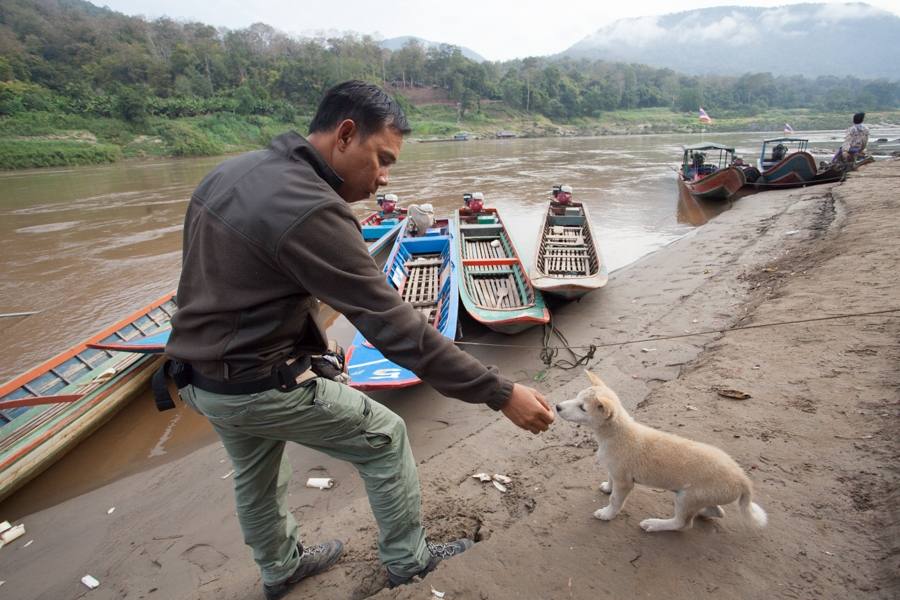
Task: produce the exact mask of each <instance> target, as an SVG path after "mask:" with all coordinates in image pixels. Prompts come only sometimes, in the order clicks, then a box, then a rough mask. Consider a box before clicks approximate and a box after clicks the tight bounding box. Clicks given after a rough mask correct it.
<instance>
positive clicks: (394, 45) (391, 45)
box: [379, 35, 485, 63]
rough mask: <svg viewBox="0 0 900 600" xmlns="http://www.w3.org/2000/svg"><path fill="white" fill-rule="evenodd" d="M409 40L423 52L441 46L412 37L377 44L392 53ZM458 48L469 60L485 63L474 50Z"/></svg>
mask: <svg viewBox="0 0 900 600" xmlns="http://www.w3.org/2000/svg"><path fill="white" fill-rule="evenodd" d="M411 40H416V41H418V42H419V43H420V44H422V47H424V48H425V50H428V49H429V48H436V47H438V46H440V45H441V42H432V41H429V40H426V39H423V38H420V37H416V36H414V35H403V36H400V37H394V38H389V39H386V40H382V41H381V42H379V44H380V45H381V47H382V48H386V49H388V50H390V51H392V52H393V51H394V50H399V49H400V48H402V47H403V46H405V45H406V44H408V43H409V42H410V41H411ZM451 45H453V44H451ZM458 48H459V51H460V52H462V55H463V56H465V57H466V58H468V59H469V60H474V61H475V62H477V63H483V62H484V61H485V58H484V57H483V56H481V55H480V54H478V53H477V52H475V51H474V50H471V49H469V48H466V47H465V46H458Z"/></svg>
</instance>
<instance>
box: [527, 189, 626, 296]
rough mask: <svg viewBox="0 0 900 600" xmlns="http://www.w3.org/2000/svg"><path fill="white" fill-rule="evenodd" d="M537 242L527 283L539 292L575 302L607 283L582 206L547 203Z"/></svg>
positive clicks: (589, 221)
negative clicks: (529, 280) (529, 279)
mask: <svg viewBox="0 0 900 600" xmlns="http://www.w3.org/2000/svg"><path fill="white" fill-rule="evenodd" d="M567 209H569V210H567ZM567 213H573V214H567ZM570 238H574V239H570ZM538 239H539V240H540V242H539V243H538V246H537V250H536V251H535V258H534V266H533V267H532V270H531V283H532V284H533V285H534V287H535V288H537V289H539V290H540V291H541V292H543V293H545V294H552V295H554V296H559V297H561V298H565V299H566V300H576V299H578V298H581V297H582V296H584V295H585V294H587V293H588V292H591V291H593V290H596V289H599V288H601V287H603V286H605V285H606V283H607V282H608V281H609V272H608V270H607V268H606V263H605V262H604V261H603V256H602V255H601V254H600V247H599V245H598V244H597V238H596V237H595V236H594V235H593V231H592V226H591V218H590V214H589V213H588V210H587V207H586V206H584V205H583V204H581V203H577V202H573V203H572V204H569V205H562V204H557V203H555V202H551V203H550V205H549V206H548V207H547V210H546V211H545V212H544V218H543V220H542V221H541V226H540V229H538Z"/></svg>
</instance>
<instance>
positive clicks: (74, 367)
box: [0, 293, 176, 499]
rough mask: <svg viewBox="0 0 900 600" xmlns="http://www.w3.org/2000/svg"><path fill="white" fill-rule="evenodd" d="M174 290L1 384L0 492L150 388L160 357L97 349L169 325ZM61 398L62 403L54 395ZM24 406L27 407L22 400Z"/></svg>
mask: <svg viewBox="0 0 900 600" xmlns="http://www.w3.org/2000/svg"><path fill="white" fill-rule="evenodd" d="M175 309H176V306H175V301H174V293H171V294H167V295H165V296H163V297H162V298H160V299H158V300H157V301H155V302H153V303H151V304H149V305H148V306H146V307H144V308H142V309H141V310H139V311H137V312H135V313H133V314H132V315H129V316H128V317H126V318H125V319H123V320H122V321H119V322H118V323H116V324H115V325H113V326H111V327H109V328H107V329H105V330H103V331H102V332H100V333H99V334H97V335H95V336H93V337H91V338H90V339H88V340H86V341H84V342H82V343H80V344H77V345H75V346H73V347H72V348H70V349H69V350H67V351H65V352H63V353H61V354H59V355H57V356H55V357H54V358H51V359H50V360H48V361H46V362H44V363H43V364H41V365H39V366H37V367H35V368H33V369H31V370H29V371H27V372H26V373H24V374H22V375H20V376H19V377H16V378H15V379H13V380H12V381H10V382H8V383H6V384H4V385H3V386H2V387H0V403H4V404H3V406H5V407H4V408H0V499H2V498H4V497H6V496H8V495H9V494H11V493H12V492H14V491H15V490H16V489H18V488H19V487H21V486H22V485H24V484H25V483H26V482H27V481H29V480H30V479H32V478H34V477H35V476H36V475H38V474H39V473H41V472H42V471H43V470H44V469H46V468H47V467H49V466H50V465H51V464H53V462H55V461H56V460H57V459H58V458H59V457H61V456H62V455H63V454H65V452H67V451H68V450H70V449H71V448H72V447H73V446H75V445H76V444H78V443H79V442H80V441H81V440H82V439H84V438H85V437H87V436H88V435H90V434H91V433H92V432H93V431H94V430H95V429H96V428H98V427H99V426H100V425H102V424H103V423H105V422H106V421H107V420H108V419H109V418H110V417H112V416H113V415H114V414H115V413H116V411H118V410H119V409H120V408H121V407H123V406H124V405H125V404H127V403H128V402H129V401H130V400H131V399H132V398H133V397H134V396H135V395H136V394H137V393H138V392H140V391H141V390H143V389H145V388H146V384H147V381H148V380H149V378H150V377H151V375H152V373H153V371H154V368H155V366H156V365H157V364H158V361H159V360H161V357H159V356H154V355H152V354H141V353H132V352H117V351H113V350H101V349H96V348H92V347H91V345H92V344H110V345H111V344H114V343H117V342H119V343H128V342H138V341H140V340H141V339H143V338H146V337H149V336H153V335H155V334H157V333H159V332H160V331H163V330H165V329H166V328H167V327H168V325H169V320H170V319H171V316H172V314H173V313H174V312H175ZM56 400H60V401H59V402H55V401H56ZM23 405H24V406H23Z"/></svg>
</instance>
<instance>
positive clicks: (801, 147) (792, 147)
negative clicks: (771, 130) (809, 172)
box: [759, 137, 809, 170]
mask: <svg viewBox="0 0 900 600" xmlns="http://www.w3.org/2000/svg"><path fill="white" fill-rule="evenodd" d="M779 144H781V145H783V146H785V147H786V148H787V151H786V152H785V153H784V156H787V155H788V154H793V153H794V152H807V148H808V147H809V140H808V139H806V138H799V137H777V138H772V139H768V140H763V143H762V148H761V149H760V151H759V164H760V165H763V164H764V163H773V164H774V163H776V162H778V160H780V159H778V160H776V159H775V157H774V156H773V155H771V154H770V155H769V156H766V149H767V148H768V147H770V146H772V148H773V149H774V148H775V147H777V146H778V145H779ZM784 156H783V157H782V158H784ZM761 170H762V169H761Z"/></svg>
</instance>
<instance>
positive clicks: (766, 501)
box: [0, 161, 900, 600]
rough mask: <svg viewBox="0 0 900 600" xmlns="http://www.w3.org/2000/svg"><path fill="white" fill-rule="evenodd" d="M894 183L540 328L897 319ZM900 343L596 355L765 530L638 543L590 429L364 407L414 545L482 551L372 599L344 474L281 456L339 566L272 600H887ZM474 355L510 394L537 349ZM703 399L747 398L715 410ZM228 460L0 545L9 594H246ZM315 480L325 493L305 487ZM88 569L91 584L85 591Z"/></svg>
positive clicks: (743, 228)
mask: <svg viewBox="0 0 900 600" xmlns="http://www.w3.org/2000/svg"><path fill="white" fill-rule="evenodd" d="M898 182H900V161H890V162H881V163H876V164H873V165H869V166H867V167H865V168H864V169H863V170H862V171H861V172H859V173H857V174H854V175H852V176H851V177H850V178H849V179H848V181H846V182H844V183H843V184H840V185H836V186H819V187H813V188H808V189H801V190H794V191H780V192H768V193H766V194H761V195H757V196H751V197H748V198H745V199H742V200H741V201H739V202H738V203H737V204H736V205H735V207H734V209H733V210H730V211H728V212H726V213H723V214H722V215H720V216H718V217H717V218H716V219H715V220H714V221H712V222H711V223H709V224H707V225H706V226H704V227H702V228H700V229H698V230H696V231H695V232H694V233H693V234H691V235H689V236H688V237H686V238H684V239H682V240H680V241H678V242H677V243H675V244H673V245H671V246H669V247H668V248H666V249H665V250H663V251H660V252H657V253H655V254H653V255H650V256H648V257H646V258H644V259H643V260H641V261H639V262H638V263H636V264H634V265H632V266H630V267H628V268H627V269H623V270H621V271H619V272H617V273H616V274H615V275H614V276H613V277H612V278H611V281H610V284H609V286H608V287H607V288H606V289H604V290H603V291H601V292H599V293H596V294H594V295H592V296H588V297H587V298H586V299H585V300H583V301H582V302H581V303H577V304H570V305H566V306H564V307H561V308H560V309H558V310H557V311H556V313H555V316H556V321H557V324H558V325H559V326H560V327H561V329H562V330H563V331H564V332H565V333H566V334H567V336H568V337H569V340H570V342H571V343H572V344H583V343H588V342H591V341H595V342H597V343H609V342H616V341H624V340H627V339H634V338H645V337H649V336H652V335H673V334H682V333H684V332H686V331H691V332H696V331H701V330H709V329H721V328H726V327H731V326H736V325H747V324H760V323H771V322H777V321H790V320H796V319H803V318H811V317H819V316H827V315H833V314H838V313H859V312H869V311H878V310H884V309H890V308H898V302H900V277H898V275H900V269H898V259H900V240H898V239H897V236H896V232H897V228H898V216H897V215H898V210H900V194H898V192H897V189H898ZM539 337H540V336H539V333H538V332H530V333H527V334H524V335H522V336H519V337H517V338H516V339H515V341H514V343H517V344H531V343H534V344H537V343H539ZM504 339H506V338H502V339H501V338H499V337H497V336H493V335H486V336H484V337H483V338H482V339H481V340H480V341H486V342H493V341H504ZM898 339H900V321H898V318H897V317H896V316H893V317H892V316H878V317H860V318H853V319H845V320H834V321H819V322H812V323H805V324H797V325H785V326H781V327H771V328H759V329H749V330H743V331H740V332H732V333H728V334H715V335H705V336H696V337H686V338H680V339H676V340H670V341H658V342H652V343H643V344H633V345H625V346H618V347H605V348H602V349H600V350H599V351H598V353H597V356H596V360H595V361H594V364H593V368H594V369H595V370H596V371H597V372H598V373H599V374H601V376H603V377H604V379H606V380H607V382H608V383H609V384H610V385H611V386H613V387H614V388H615V389H616V390H617V391H618V392H619V395H620V396H621V397H622V399H623V401H624V402H625V404H626V406H627V407H628V408H629V409H631V410H632V411H633V414H634V415H635V417H636V418H637V419H639V420H641V421H644V422H646V423H648V424H651V425H654V426H657V427H660V428H662V429H666V430H669V431H674V432H677V433H680V434H682V435H686V436H689V437H693V438H695V439H698V440H702V441H706V442H710V443H713V444H715V445H718V446H720V447H722V448H723V449H725V450H726V451H727V452H729V453H730V454H731V455H732V456H734V457H735V459H736V460H737V461H738V462H739V463H740V464H742V465H743V466H744V467H745V468H746V469H747V470H748V472H749V473H750V476H751V478H752V479H753V481H754V483H755V485H756V493H757V501H758V502H759V503H760V504H761V505H763V506H764V507H765V508H766V509H767V510H768V512H769V516H770V525H769V527H768V528H767V529H765V530H762V531H754V530H750V529H748V528H746V527H744V526H743V525H742V524H741V522H740V520H739V519H738V518H737V517H736V516H735V510H734V509H732V510H730V511H729V513H730V514H729V516H728V517H727V518H726V519H724V520H723V521H721V522H717V523H701V524H699V525H698V526H697V527H695V529H693V530H691V531H689V532H684V533H671V534H655V535H651V534H646V533H644V532H642V531H641V530H640V528H639V527H638V522H639V521H640V520H641V519H643V518H645V517H647V516H658V515H665V514H667V513H668V512H669V511H670V509H671V495H670V494H669V493H668V492H666V493H662V492H657V491H654V490H650V489H647V488H637V489H636V490H635V492H634V493H633V494H632V496H631V498H630V499H629V504H628V505H627V506H626V508H625V510H624V511H623V513H622V514H621V515H620V516H619V517H618V518H617V519H616V520H615V521H612V522H610V523H603V522H600V521H597V520H595V519H593V518H592V517H591V513H592V512H593V511H594V510H596V508H598V507H599V506H600V503H601V502H603V501H604V497H603V496H602V495H601V494H600V493H599V492H598V490H597V486H598V484H599V482H600V481H601V474H600V473H599V471H598V469H597V468H596V466H595V464H594V460H593V450H594V448H595V445H594V443H593V441H592V439H591V437H590V436H589V434H588V433H587V432H586V431H585V430H581V429H578V428H576V427H573V426H571V425H570V424H568V423H564V422H558V423H557V424H555V425H554V427H552V428H551V430H550V431H549V432H548V433H546V434H544V435H543V436H540V437H534V436H531V435H529V434H525V433H520V432H519V431H517V430H516V429H514V428H513V426H512V425H510V424H508V423H507V422H505V421H503V420H501V419H499V418H498V417H497V415H495V414H494V413H493V412H492V411H490V410H488V409H486V408H481V407H472V406H469V405H465V404H463V403H460V402H456V401H452V400H447V399H443V398H440V397H438V396H437V395H436V394H435V393H434V392H432V391H430V390H428V389H414V390H410V391H407V392H404V393H402V394H397V395H396V396H394V397H391V398H389V399H384V398H380V399H382V400H384V401H386V402H387V403H388V404H389V405H390V406H391V407H392V408H394V409H395V410H396V411H397V412H398V413H400V414H401V415H403V416H404V418H406V419H407V422H408V423H409V424H410V436H411V440H412V443H413V446H414V448H415V452H416V456H417V458H418V460H419V462H420V468H421V471H420V476H421V479H422V484H423V496H424V504H425V514H426V520H427V525H428V528H429V530H430V532H431V536H432V537H433V538H435V539H441V538H445V537H450V536H458V535H463V534H465V535H470V536H476V537H477V538H478V539H479V540H481V541H480V543H479V544H478V545H477V546H476V547H475V548H474V549H472V550H471V551H470V552H468V553H467V554H466V555H464V556H461V557H459V558H457V559H454V560H452V561H449V562H447V563H446V564H444V565H442V566H441V567H440V568H439V569H438V570H437V572H435V573H434V574H433V575H431V576H429V577H428V578H427V579H426V580H425V581H423V582H421V583H419V584H416V585H413V586H410V587H407V588H404V589H402V590H399V591H397V590H395V591H389V590H381V591H379V590H380V589H381V587H382V586H383V584H384V578H383V571H382V569H381V567H380V565H379V563H378V561H377V558H376V553H375V544H374V542H375V535H376V530H375V527H374V522H373V520H372V517H371V513H370V512H369V509H368V506H367V504H366V501H365V498H364V495H363V493H362V486H361V484H360V482H359V480H358V478H357V477H356V476H355V474H353V473H352V471H351V469H348V468H347V467H345V466H343V465H340V464H338V463H335V462H333V461H330V460H328V459H326V458H324V457H322V456H321V455H318V454H315V453H312V452H309V451H306V450H304V449H302V448H299V447H294V448H292V449H291V451H290V455H291V458H292V461H293V464H294V468H295V477H294V481H293V484H292V495H291V504H292V508H293V510H294V512H295V514H297V516H298V519H299V521H300V522H301V526H302V528H303V531H304V534H305V537H306V538H307V539H309V540H311V541H312V540H315V539H317V538H320V537H325V536H336V537H339V538H341V539H343V540H344V541H345V543H346V545H347V553H346V556H345V558H344V559H343V560H342V562H341V563H340V564H339V565H338V566H337V567H336V568H335V569H333V570H332V571H330V572H328V573H327V574H324V575H322V576H319V577H317V578H315V579H313V580H310V581H308V582H305V583H304V584H303V585H301V586H299V587H298V588H297V591H296V593H295V594H293V595H292V596H290V597H292V598H316V599H321V600H331V599H335V600H337V599H341V600H345V599H347V598H363V597H368V596H371V595H374V596H375V597H376V598H398V599H410V600H411V599H414V598H415V599H418V598H427V597H429V594H430V592H431V587H432V586H433V587H434V588H436V589H438V590H441V591H443V592H446V598H448V599H450V600H456V599H470V598H471V599H477V600H481V599H490V600H513V599H521V598H527V599H531V598H535V599H538V598H540V599H567V598H584V599H594V598H607V597H609V598H629V597H638V596H640V597H651V598H655V597H671V598H739V597H740V598H823V597H825V598H831V597H852V598H888V597H896V594H897V592H898V581H897V575H896V574H897V568H898V565H897V560H898V558H897V557H898V549H900V548H898V543H900V542H898V540H900V535H898V534H900V530H898V527H897V524H896V515H897V505H898V496H897V491H896V490H897V480H898V473H897V464H898V462H897V458H898V456H897V454H898V452H897V450H898V444H897V440H898V439H900V436H898V433H900V432H898V426H897V423H898V421H897V410H898V390H900V348H898ZM642 348H646V349H652V350H651V351H649V352H643V351H642ZM472 351H473V353H475V354H477V355H478V356H479V357H481V358H483V359H484V360H486V361H490V362H495V363H497V364H498V365H500V367H501V369H502V370H503V371H504V372H507V373H509V374H511V375H512V376H513V377H515V378H517V379H520V380H527V381H533V378H534V377H535V375H536V374H538V373H539V372H540V371H541V370H542V364H541V363H540V360H539V358H538V356H537V352H536V351H524V350H520V351H509V350H505V351H503V352H497V351H495V350H490V349H488V348H477V349H474V350H472ZM538 385H539V386H540V387H541V388H542V389H543V390H544V391H545V392H546V393H547V394H548V396H549V397H550V399H551V400H552V401H554V402H556V401H559V400H562V399H565V398H567V397H570V396H571V395H572V394H573V393H574V392H576V391H577V390H580V389H581V388H583V387H585V386H586V380H585V378H584V376H583V374H582V373H581V372H580V371H572V372H564V371H560V370H556V369H554V370H552V371H550V372H549V374H548V376H547V377H546V378H544V379H543V380H542V381H541V383H540V384H538ZM717 386H722V387H729V388H736V389H740V390H743V391H745V392H748V393H749V394H751V396H752V397H751V398H750V399H749V400H746V401H742V402H737V401H733V400H727V399H724V398H721V397H719V396H717V395H716V393H715V392H714V391H713V388H714V387H717ZM689 405H690V407H691V409H689V408H688V406H689ZM693 409H696V410H693ZM223 460H224V452H223V450H222V449H221V447H220V446H219V445H218V444H212V445H210V446H207V447H205V448H203V449H201V450H199V451H197V452H194V453H192V454H190V455H189V456H187V457H184V458H181V459H179V460H176V461H173V462H171V463H168V464H166V465H163V466H160V467H158V468H156V469H153V470H150V471H146V472H144V473H140V474H138V475H134V476H132V477H130V478H127V479H124V480H121V481H118V482H116V483H114V484H111V485H108V486H106V487H103V488H100V489H97V490H95V491H93V492H90V493H88V494H85V495H83V496H80V497H78V498H74V499H72V500H69V501H67V502H65V503H63V504H61V505H59V506H56V507H53V508H50V509H47V510H43V511H41V512H38V513H35V514H32V515H30V516H29V517H27V518H26V519H25V523H26V526H27V528H28V533H27V534H26V536H25V537H24V538H20V540H19V541H17V542H16V543H14V544H13V545H11V546H9V547H6V548H3V549H2V550H0V580H5V581H6V583H5V584H4V585H3V589H2V591H3V593H4V595H5V596H8V597H10V598H13V597H14V598H43V599H48V600H49V599H54V600H56V599H60V598H77V597H85V598H103V599H107V598H109V599H112V598H122V597H127V598H163V599H193V598H202V599H213V598H215V599H226V600H230V599H235V600H237V599H239V598H241V599H243V598H256V597H261V594H260V589H259V587H260V583H259V579H258V575H257V572H256V569H255V566H254V565H253V563H252V561H251V560H250V557H249V552H248V550H247V549H246V548H245V547H244V546H243V544H242V542H241V538H240V532H239V529H238V526H237V521H236V519H235V517H234V514H233V513H234V508H233V498H232V492H231V482H230V480H229V479H222V478H221V477H222V475H225V474H226V473H227V472H228V471H229V470H230V466H229V465H228V464H227V463H226V462H223ZM479 471H490V472H498V473H505V474H507V475H509V476H511V477H513V479H514V483H513V484H512V486H511V489H510V491H509V492H508V493H506V494H501V493H500V492H498V491H497V490H495V489H494V488H493V487H489V486H483V485H482V484H479V483H478V482H476V481H475V480H473V479H471V478H470V477H469V475H471V474H472V473H476V472H479ZM323 472H324V473H327V474H328V475H329V476H332V477H336V478H337V480H338V482H339V483H338V486H337V487H336V488H335V489H333V490H331V491H327V492H319V491H316V490H309V489H306V488H304V487H302V486H303V481H304V480H305V479H306V477H307V476H308V475H309V474H320V473H323ZM112 506H115V507H116V511H115V512H114V513H113V514H112V515H107V509H108V508H109V507H112ZM30 539H33V540H34V542H33V544H31V545H30V546H29V547H27V548H26V547H24V543H25V542H26V541H27V540H30ZM85 573H90V574H91V575H93V576H95V577H96V578H97V579H99V580H100V581H101V587H100V588H98V589H96V590H94V591H90V592H88V591H87V589H86V588H84V587H83V586H82V585H81V583H80V582H79V579H80V578H81V576H82V575H84V574H85ZM892 578H893V579H892Z"/></svg>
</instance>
